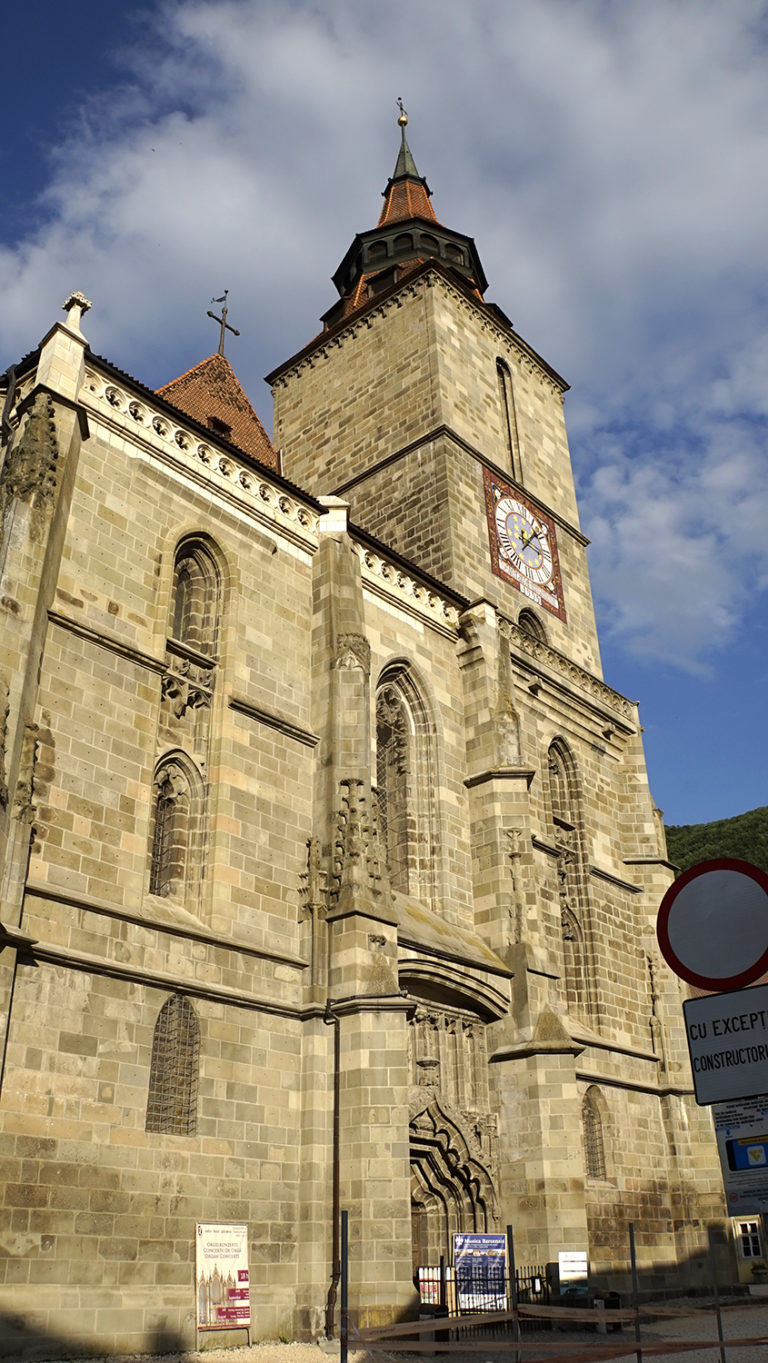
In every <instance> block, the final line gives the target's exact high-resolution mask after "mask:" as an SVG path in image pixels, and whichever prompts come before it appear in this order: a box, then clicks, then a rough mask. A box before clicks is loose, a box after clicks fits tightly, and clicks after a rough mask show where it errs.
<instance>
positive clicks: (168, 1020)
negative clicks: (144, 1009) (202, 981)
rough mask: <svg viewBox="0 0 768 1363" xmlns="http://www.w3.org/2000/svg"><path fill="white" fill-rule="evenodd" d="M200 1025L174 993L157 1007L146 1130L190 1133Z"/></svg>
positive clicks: (193, 1119) (194, 1119)
mask: <svg viewBox="0 0 768 1363" xmlns="http://www.w3.org/2000/svg"><path fill="white" fill-rule="evenodd" d="M199 1067H200V1026H199V1023H198V1021H197V1017H196V1015H195V1010H194V1008H193V1007H192V1005H191V1003H189V1002H188V1000H187V999H185V998H182V997H181V996H180V995H178V994H175V995H174V996H173V997H172V998H170V999H168V1001H167V1002H166V1003H164V1004H163V1007H162V1008H161V1009H160V1013H159V1015H158V1019H157V1022H156V1024H155V1034H154V1038H153V1041H152V1061H151V1064H150V1072H149V1096H148V1099H147V1120H146V1130H147V1131H159V1132H164V1133H165V1134H166V1135H173V1136H194V1134H195V1131H196V1129H197V1084H198V1073H199Z"/></svg>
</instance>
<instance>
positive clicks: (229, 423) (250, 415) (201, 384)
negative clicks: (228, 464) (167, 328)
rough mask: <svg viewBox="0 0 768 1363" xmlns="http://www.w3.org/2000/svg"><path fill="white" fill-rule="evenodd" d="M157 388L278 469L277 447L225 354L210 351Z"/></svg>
mask: <svg viewBox="0 0 768 1363" xmlns="http://www.w3.org/2000/svg"><path fill="white" fill-rule="evenodd" d="M157 392H158V394H159V396H160V397H163V398H165V400H166V402H170V403H172V404H173V406H174V407H178V409H179V411H181V412H184V413H185V415H186V416H188V417H191V418H192V420H193V421H198V422H199V423H200V425H201V426H207V427H208V429H209V430H210V432H211V434H212V435H216V436H219V437H221V439H223V440H228V441H229V442H230V444H232V445H236V446H237V448H238V449H239V450H242V451H243V453H244V454H250V455H251V456H252V457H253V458H254V459H258V460H259V462H260V463H262V464H266V465H267V467H268V468H271V469H275V470H276V471H277V472H279V465H280V460H279V458H278V454H277V451H276V449H275V448H274V446H273V444H272V441H271V440H270V438H269V436H268V435H267V433H266V431H265V430H264V427H263V426H262V424H261V422H260V421H259V418H258V417H257V415H256V413H255V412H254V410H253V408H252V406H251V404H250V402H249V401H248V399H247V397H246V396H245V393H244V392H243V390H242V388H241V387H240V383H239V381H238V378H237V375H236V374H235V371H234V370H233V368H232V366H231V364H230V363H229V360H228V359H226V357H225V356H224V355H221V354H218V355H209V357H208V359H207V360H202V361H201V363H200V364H196V365H195V367H194V368H193V369H188V370H187V372H186V374H181V375H180V377H179V378H177V379H172V380H171V382H170V383H166V384H165V386H164V387H163V388H158V390H157Z"/></svg>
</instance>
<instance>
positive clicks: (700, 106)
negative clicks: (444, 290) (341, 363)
mask: <svg viewBox="0 0 768 1363" xmlns="http://www.w3.org/2000/svg"><path fill="white" fill-rule="evenodd" d="M766 13H767V11H766V5H765V4H764V3H763V2H762V0H760V3H758V0H729V3H728V4H727V5H723V4H722V3H721V0H676V3H675V4H670V3H669V0H476V4H475V5H473V6H471V7H470V6H468V5H466V4H464V3H458V0H453V3H448V4H444V5H442V6H441V7H440V11H439V14H438V13H437V11H436V6H435V5H434V3H431V2H430V0H409V3H407V4H406V3H405V0H391V2H390V3H389V4H387V5H374V4H370V3H361V0H334V2H333V3H331V0H322V2H321V3H311V2H310V0H177V2H176V3H173V4H167V5H162V6H161V5H156V6H155V9H154V11H153V12H152V16H153V17H152V19H151V21H148V23H147V26H146V29H145V35H144V41H143V42H142V44H141V45H140V46H135V47H133V48H132V49H131V50H130V52H128V53H127V54H126V68H125V69H126V79H125V82H124V83H123V84H122V85H121V86H119V87H117V88H115V87H111V88H109V89H105V90H99V88H98V85H97V84H96V85H94V86H93V87H92V90H91V94H90V97H89V99H88V100H87V101H85V102H84V103H83V105H82V107H81V109H80V110H76V111H75V121H74V122H73V124H72V126H71V127H70V129H69V130H68V131H67V132H66V133H63V134H62V135H61V139H60V141H59V144H58V146H57V148H56V149H55V155H54V157H53V161H52V170H51V179H50V184H49V187H48V191H47V194H46V196H45V198H44V201H43V202H42V203H41V204H39V205H38V206H37V213H36V215H35V216H34V217H33V218H32V225H31V226H30V228H29V230H28V231H27V233H26V234H25V236H24V237H23V238H22V239H21V240H20V241H19V242H17V243H14V244H13V245H5V246H0V278H2V280H3V302H4V307H3V314H2V316H1V317H0V348H1V349H2V353H3V354H4V355H5V356H6V357H8V358H9V359H12V358H13V357H14V356H18V355H19V354H21V353H23V352H24V351H25V350H27V349H29V347H30V346H31V345H33V344H34V343H35V341H36V340H37V339H38V338H39V337H40V336H41V335H42V334H43V333H44V332H45V331H46V330H47V328H48V326H49V325H50V323H51V321H52V319H53V317H55V315H56V311H57V308H58V305H59V302H60V301H61V299H63V298H64V296H65V295H66V293H67V291H68V290H69V289H70V288H73V287H78V288H83V289H84V290H85V292H86V293H87V294H88V296H89V297H91V298H93V300H94V304H95V306H94V310H93V312H92V313H90V314H89V315H88V319H87V331H88V334H89V337H90V339H91V342H92V344H93V346H94V348H95V349H97V350H100V351H101V352H102V353H105V354H107V355H109V357H110V358H111V359H113V360H114V361H115V362H116V363H118V364H120V365H121V366H123V367H125V368H128V369H130V370H132V371H133V372H135V373H137V374H138V376H139V377H140V378H142V379H144V380H145V381H147V382H149V383H151V384H159V383H161V382H165V381H167V380H168V379H169V378H170V377H172V376H173V375H174V373H178V372H181V371H182V370H183V369H185V368H186V367H187V366H188V365H189V364H191V363H193V362H194V361H195V360H197V359H199V358H200V357H201V356H202V355H203V354H205V353H206V352H207V350H208V349H211V348H213V345H214V341H215V335H214V331H213V329H211V331H210V332H209V331H208V327H211V324H210V323H208V322H207V321H206V320H205V311H206V308H207V306H208V300H209V298H210V297H211V296H212V295H214V294H219V293H220V292H221V291H222V290H223V288H225V287H227V288H229V289H230V291H231V297H230V304H231V316H232V321H233V323H234V324H235V325H237V326H238V327H239V328H240V330H241V332H242V337H241V340H240V341H239V342H237V343H236V349H235V348H233V350H232V352H231V353H232V359H233V362H234V363H235V366H236V368H237V370H238V372H239V373H240V375H241V378H242V379H243V381H244V383H245V385H246V387H247V388H248V389H249V391H250V393H251V396H252V397H253V398H254V400H255V402H256V405H257V407H259V409H260V410H261V412H262V414H263V415H264V416H265V417H267V416H268V398H267V396H266V393H262V392H260V385H259V376H260V375H261V374H263V373H264V372H266V371H267V370H268V369H270V368H272V367H273V366H274V365H275V364H277V363H278V362H279V361H280V360H282V359H284V358H286V357H287V356H288V355H289V354H290V353H292V352H293V351H294V350H296V349H298V348H299V347H300V346H301V345H303V344H304V343H305V342H306V341H307V340H308V339H309V338H310V337H311V335H312V334H313V333H314V331H315V330H316V328H317V319H318V317H319V314H320V313H321V312H322V311H324V310H325V308H326V307H328V306H329V304H330V303H331V302H332V300H333V291H332V286H331V284H330V281H329V276H330V274H331V272H332V271H333V269H334V268H335V266H336V265H337V263H338V262H339V260H340V259H341V256H342V255H343V253H344V251H345V250H346V247H347V245H348V244H349V241H350V240H351V238H352V235H353V233H354V232H355V231H356V230H359V229H363V228H365V227H368V226H370V225H372V223H373V222H374V221H375V216H376V214H377V210H378V205H379V202H380V201H379V198H378V194H379V191H380V190H381V189H382V188H383V187H384V183H385V181H386V177H387V175H388V174H389V173H390V171H391V168H392V165H393V164H394V159H395V155H396V151H397V130H396V127H395V121H394V120H395V115H396V109H395V106H394V100H395V97H396V96H397V95H400V94H402V96H403V97H404V99H405V102H406V106H407V107H408V108H409V112H410V114H411V126H410V128H409V135H411V145H412V148H413V151H414V154H415V157H416V161H417V164H418V166H419V168H420V170H421V171H422V173H424V174H426V175H427V177H428V180H429V182H430V185H431V187H432V189H433V190H434V191H435V197H434V203H435V207H436V211H437V213H438V216H440V217H441V218H442V219H443V220H444V221H446V222H449V223H450V224H451V225H453V226H455V227H457V228H459V229H460V230H463V231H467V232H468V233H470V234H472V235H474V236H475V237H476V239H477V244H478V248H479V250H480V253H481V257H482V259H483V262H484V265H485V268H486V272H487V274H488V277H489V279H490V280H491V285H490V288H489V293H488V296H489V297H490V298H492V299H495V300H498V302H499V303H500V304H501V305H502V307H504V309H505V311H507V312H508V313H509V314H510V315H511V316H512V317H513V318H514V319H515V321H516V323H517V324H518V326H519V329H520V330H521V331H522V333H523V334H524V335H525V336H526V339H528V340H529V341H530V342H531V343H532V344H533V345H534V346H536V347H537V348H538V349H540V350H541V351H542V353H544V354H545V356H546V358H547V359H548V360H549V361H550V362H551V363H552V364H554V365H555V367H557V368H559V369H561V370H562V371H563V372H564V374H565V376H566V377H567V378H568V379H569V380H571V381H572V382H573V384H574V392H573V394H572V395H571V397H570V398H569V399H568V415H569V426H570V429H571V432H572V438H573V444H574V455H575V462H576V465H577V470H578V472H579V475H580V483H581V486H582V493H583V495H582V523H583V525H584V528H585V530H586V532H587V533H588V534H590V535H591V536H592V538H593V540H594V549H593V551H592V565H593V585H594V586H595V589H596V593H597V595H598V597H599V599H600V600H601V601H602V602H603V603H604V606H605V610H606V611H607V618H608V620H609V622H610V626H611V628H612V629H613V630H614V631H615V632H616V635H617V637H619V638H621V639H623V640H624V641H625V643H626V646H627V647H634V648H636V649H637V650H641V651H642V652H643V653H644V654H645V655H646V656H656V657H659V658H668V659H673V660H674V661H675V662H677V663H682V664H683V665H684V666H687V667H690V668H695V667H697V666H701V665H703V663H705V662H706V660H707V659H708V658H711V657H712V656H713V652H714V651H716V650H717V648H722V647H723V646H724V644H725V643H726V642H727V640H728V638H729V637H731V636H732V635H733V633H734V632H735V631H737V630H738V628H739V625H740V622H741V620H742V618H743V616H744V613H745V612H746V611H747V610H748V608H749V605H750V602H751V600H752V599H753V594H754V591H755V590H758V591H761V590H763V587H764V584H765V571H766V563H765V555H764V551H763V550H762V548H761V547H760V543H759V541H760V533H759V528H760V525H761V524H762V523H764V518H765V512H766V510H768V507H766V505H765V500H764V498H763V496H762V493H761V489H762V487H763V486H764V484H765V483H766V481H767V480H766V478H765V475H764V464H765V451H764V445H763V444H762V443H761V442H762V441H763V440H764V434H765V432H764V428H763V426H762V424H760V422H761V419H762V418H764V417H765V416H766V402H767V399H766V385H765V366H766V361H768V319H767V318H766V297H767V296H768V289H767V288H766V276H765V264H766V262H765V248H764V224H765V221H766V218H767V217H768V181H767V180H766V177H765V174H764V166H765V164H766V161H767V160H768V118H766V112H767V110H766V105H767V104H768V95H767V94H766V91H768V80H767V79H766V75H767V73H766V32H767V31H768V22H767V19H766ZM761 518H763V519H762V521H761ZM739 525H746V526H748V527H749V534H750V536H751V537H752V542H751V544H750V550H749V553H750V566H749V569H748V570H745V567H744V547H743V536H742V533H741V531H739V530H738V528H737V527H738V526H739ZM649 546H651V547H650V548H649Z"/></svg>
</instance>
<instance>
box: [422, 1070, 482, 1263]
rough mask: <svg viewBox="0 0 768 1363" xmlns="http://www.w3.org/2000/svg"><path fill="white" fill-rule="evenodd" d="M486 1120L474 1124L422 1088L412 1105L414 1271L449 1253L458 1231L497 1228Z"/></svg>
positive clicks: (437, 1261) (435, 1261) (437, 1260)
mask: <svg viewBox="0 0 768 1363" xmlns="http://www.w3.org/2000/svg"><path fill="white" fill-rule="evenodd" d="M490 1137H491V1133H490V1130H489V1129H487V1121H486V1120H484V1119H483V1118H480V1119H479V1120H478V1122H477V1124H475V1123H472V1124H470V1123H469V1122H467V1121H466V1120H465V1119H464V1118H462V1117H460V1116H459V1115H458V1113H456V1112H451V1111H450V1110H449V1109H448V1107H447V1105H446V1104H443V1103H441V1102H440V1100H439V1099H438V1098H437V1096H436V1095H435V1094H434V1093H432V1094H425V1093H424V1090H417V1091H416V1092H415V1094H414V1096H413V1099H412V1103H411V1120H410V1143H411V1219H412V1226H413V1263H414V1273H415V1272H416V1269H417V1268H418V1267H424V1266H425V1265H427V1264H437V1263H439V1261H440V1255H441V1254H445V1255H446V1257H448V1256H449V1255H450V1251H451V1237H452V1236H453V1235H454V1234H455V1233H456V1232H457V1231H464V1232H467V1231H488V1230H492V1229H493V1228H494V1226H495V1225H496V1221H497V1211H496V1192H495V1189H494V1185H493V1179H492V1177H491V1174H490V1172H489V1169H488V1167H487V1164H486V1158H484V1156H486V1151H485V1150H484V1145H488V1144H489V1142H490Z"/></svg>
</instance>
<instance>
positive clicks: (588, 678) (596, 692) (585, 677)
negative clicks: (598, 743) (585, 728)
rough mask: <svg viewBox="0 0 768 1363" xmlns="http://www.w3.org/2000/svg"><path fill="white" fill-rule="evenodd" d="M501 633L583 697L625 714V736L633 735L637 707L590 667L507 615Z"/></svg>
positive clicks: (623, 716)
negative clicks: (567, 655) (585, 696)
mask: <svg viewBox="0 0 768 1363" xmlns="http://www.w3.org/2000/svg"><path fill="white" fill-rule="evenodd" d="M498 620H499V631H500V632H501V634H503V635H504V637H505V638H506V639H508V640H509V642H510V643H511V644H514V646H515V648H517V649H519V650H520V652H521V653H525V654H526V655H527V656H528V657H529V658H531V659H532V660H533V661H534V662H536V663H543V664H544V665H545V666H546V667H548V668H550V670H551V671H552V672H555V673H556V674H557V675H558V676H559V677H561V678H562V679H563V680H564V681H565V682H567V683H570V685H572V686H573V687H575V688H576V689H577V690H578V691H580V692H581V693H582V694H586V695H587V696H589V697H590V698H591V699H592V700H593V701H594V702H596V704H597V705H599V706H603V707H605V708H606V709H608V710H612V711H614V712H615V713H616V714H618V715H621V717H622V719H623V720H624V721H626V723H625V724H623V725H622V731H623V732H624V733H631V732H632V731H633V730H634V728H635V724H636V717H635V707H634V705H633V704H632V702H631V701H629V700H627V698H626V696H622V695H620V694H619V692H618V691H614V690H613V688H612V687H610V686H608V685H607V684H606V683H605V682H604V681H602V680H601V679H600V678H599V677H596V676H595V675H594V674H593V673H592V672H587V670H586V668H584V667H581V666H580V665H579V664H578V663H575V662H573V660H572V659H571V658H567V657H566V655H565V654H564V653H560V652H559V651H558V650H557V649H556V648H553V647H552V645H551V644H546V643H544V640H543V639H536V638H534V636H533V635H532V634H529V633H528V632H527V631H526V630H524V629H521V628H520V626H519V625H516V624H514V623H513V621H511V620H507V619H506V618H505V616H503V615H499V617H498Z"/></svg>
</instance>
